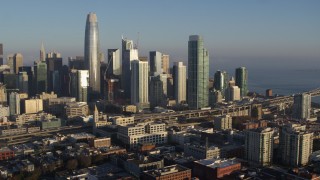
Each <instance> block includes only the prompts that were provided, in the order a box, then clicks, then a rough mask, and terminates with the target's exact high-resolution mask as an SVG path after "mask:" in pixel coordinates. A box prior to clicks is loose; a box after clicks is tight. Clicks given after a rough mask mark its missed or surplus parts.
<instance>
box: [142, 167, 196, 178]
mask: <svg viewBox="0 0 320 180" xmlns="http://www.w3.org/2000/svg"><path fill="white" fill-rule="evenodd" d="M160 179H161V180H162V179H163V180H164V179H168V180H169V179H174V180H191V169H189V168H186V167H184V166H181V165H178V164H174V165H171V166H165V167H163V168H161V169H154V170H148V171H144V172H143V173H142V175H141V180H160Z"/></svg>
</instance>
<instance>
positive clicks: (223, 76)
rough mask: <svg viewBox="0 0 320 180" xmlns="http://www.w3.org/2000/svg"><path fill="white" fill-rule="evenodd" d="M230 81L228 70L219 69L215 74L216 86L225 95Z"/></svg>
mask: <svg viewBox="0 0 320 180" xmlns="http://www.w3.org/2000/svg"><path fill="white" fill-rule="evenodd" d="M228 81H229V77H228V73H227V72H226V71H220V70H218V71H217V72H216V73H215V74H214V88H215V89H216V90H219V91H220V92H221V93H222V95H223V96H224V94H225V91H226V89H227V87H228Z"/></svg>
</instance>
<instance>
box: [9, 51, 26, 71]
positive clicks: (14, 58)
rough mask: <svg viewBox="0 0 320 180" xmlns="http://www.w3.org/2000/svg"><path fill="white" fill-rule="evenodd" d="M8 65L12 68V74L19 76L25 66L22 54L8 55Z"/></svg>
mask: <svg viewBox="0 0 320 180" xmlns="http://www.w3.org/2000/svg"><path fill="white" fill-rule="evenodd" d="M7 64H8V66H10V73H14V74H18V72H19V67H21V66H23V56H22V54H20V53H16V54H10V55H8V57H7Z"/></svg>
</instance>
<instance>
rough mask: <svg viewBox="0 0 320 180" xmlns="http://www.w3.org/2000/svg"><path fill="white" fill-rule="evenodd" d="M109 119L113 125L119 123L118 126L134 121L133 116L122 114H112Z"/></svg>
mask: <svg viewBox="0 0 320 180" xmlns="http://www.w3.org/2000/svg"><path fill="white" fill-rule="evenodd" d="M110 120H111V121H112V124H113V125H119V126H127V125H129V124H133V123H134V117H133V116H131V117H123V116H114V117H111V118H110Z"/></svg>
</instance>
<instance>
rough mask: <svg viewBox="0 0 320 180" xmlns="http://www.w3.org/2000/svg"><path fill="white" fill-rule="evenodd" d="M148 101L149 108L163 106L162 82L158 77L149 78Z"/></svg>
mask: <svg viewBox="0 0 320 180" xmlns="http://www.w3.org/2000/svg"><path fill="white" fill-rule="evenodd" d="M149 101H150V107H151V108H154V107H156V106H163V105H164V102H165V96H164V93H163V82H162V81H161V79H160V75H159V76H151V77H150V84H149Z"/></svg>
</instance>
